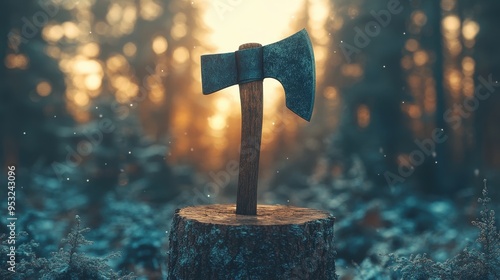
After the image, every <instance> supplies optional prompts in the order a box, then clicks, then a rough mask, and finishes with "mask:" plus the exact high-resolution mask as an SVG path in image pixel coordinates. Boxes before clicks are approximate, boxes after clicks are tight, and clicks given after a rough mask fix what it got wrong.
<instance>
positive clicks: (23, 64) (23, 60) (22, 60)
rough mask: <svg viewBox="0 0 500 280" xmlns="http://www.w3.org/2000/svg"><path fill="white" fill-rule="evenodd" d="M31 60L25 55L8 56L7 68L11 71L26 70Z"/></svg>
mask: <svg viewBox="0 0 500 280" xmlns="http://www.w3.org/2000/svg"><path fill="white" fill-rule="evenodd" d="M28 64H29V59H28V57H27V56H25V55H24V54H8V55H7V56H6V57H5V66H6V67H7V68H9V69H15V68H18V69H26V68H27V67H28Z"/></svg>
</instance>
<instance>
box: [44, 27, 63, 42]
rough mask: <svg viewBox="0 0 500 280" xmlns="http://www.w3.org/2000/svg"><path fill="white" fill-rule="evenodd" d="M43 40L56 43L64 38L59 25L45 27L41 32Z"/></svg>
mask: <svg viewBox="0 0 500 280" xmlns="http://www.w3.org/2000/svg"><path fill="white" fill-rule="evenodd" d="M42 36H43V39H44V40H45V41H47V42H57V41H59V40H60V39H61V38H62V37H63V36H64V29H63V28H62V26H61V25H46V26H45V27H44V28H43V30H42Z"/></svg>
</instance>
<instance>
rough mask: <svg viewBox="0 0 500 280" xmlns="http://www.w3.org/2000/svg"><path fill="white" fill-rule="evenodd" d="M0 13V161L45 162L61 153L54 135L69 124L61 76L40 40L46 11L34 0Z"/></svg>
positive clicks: (13, 3) (13, 4)
mask: <svg viewBox="0 0 500 280" xmlns="http://www.w3.org/2000/svg"><path fill="white" fill-rule="evenodd" d="M1 13H2V15H1V18H2V19H1V20H2V22H3V23H2V24H1V29H0V30H1V31H0V32H1V35H2V39H1V40H0V45H1V46H0V57H1V62H2V65H1V67H0V68H1V70H0V71H1V73H0V74H1V75H0V80H1V81H0V91H1V94H0V96H1V98H2V102H1V105H0V114H1V115H2V117H1V119H2V123H3V125H2V127H3V128H2V139H1V141H2V143H1V144H2V153H3V154H4V156H3V157H2V158H3V159H2V162H3V163H8V164H13V163H15V164H19V165H21V166H23V167H31V166H32V165H33V164H35V163H40V164H42V165H44V164H48V163H50V162H52V161H53V160H55V159H57V158H58V157H60V156H62V155H63V154H64V151H61V150H60V149H59V148H60V144H62V143H63V142H64V141H63V139H59V135H58V134H59V132H60V128H61V127H62V126H63V125H68V124H71V123H72V119H71V118H69V117H68V116H69V115H68V114H67V111H66V109H65V106H64V102H63V100H64V99H63V96H64V90H65V84H64V79H63V75H62V73H61V71H59V69H58V65H57V62H56V61H54V60H53V59H52V58H51V57H49V56H48V55H47V54H46V53H45V47H46V44H45V42H44V41H43V40H42V39H41V29H40V27H39V26H40V22H41V21H40V20H41V19H43V18H48V15H47V12H46V11H45V10H44V7H43V6H41V5H40V4H39V3H38V2H33V1H7V2H6V3H4V4H3V5H2V11H1ZM42 22H43V20H42ZM6 161H7V162H6Z"/></svg>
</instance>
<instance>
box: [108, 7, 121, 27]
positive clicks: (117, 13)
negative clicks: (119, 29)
mask: <svg viewBox="0 0 500 280" xmlns="http://www.w3.org/2000/svg"><path fill="white" fill-rule="evenodd" d="M121 17H122V7H121V6H120V5H119V4H117V3H113V4H111V6H110V7H109V10H108V13H107V14H106V20H107V21H108V22H109V23H110V24H114V23H118V21H120V19H121Z"/></svg>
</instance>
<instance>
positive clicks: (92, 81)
mask: <svg viewBox="0 0 500 280" xmlns="http://www.w3.org/2000/svg"><path fill="white" fill-rule="evenodd" d="M101 83H102V77H101V76H100V75H98V74H91V75H88V76H87V77H85V80H84V84H85V87H86V88H87V89H88V90H97V89H99V88H100V87H101Z"/></svg>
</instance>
